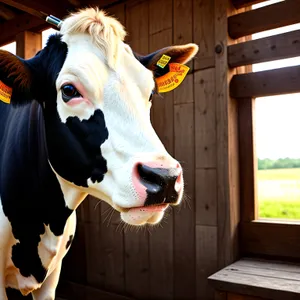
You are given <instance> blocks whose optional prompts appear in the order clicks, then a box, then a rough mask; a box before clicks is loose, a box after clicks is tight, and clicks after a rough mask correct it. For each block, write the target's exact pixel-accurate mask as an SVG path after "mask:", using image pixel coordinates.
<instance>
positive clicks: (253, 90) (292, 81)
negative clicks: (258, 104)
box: [230, 66, 300, 98]
mask: <svg viewBox="0 0 300 300" xmlns="http://www.w3.org/2000/svg"><path fill="white" fill-rule="evenodd" d="M299 91H300V67H299V66H296V67H286V68H281V69H275V70H269V71H261V72H255V73H249V74H240V75H235V76H234V77H233V78H232V80H231V82H230V94H231V96H232V97H234V98H258V97H266V96H274V95H281V94H291V93H298V92H299Z"/></svg>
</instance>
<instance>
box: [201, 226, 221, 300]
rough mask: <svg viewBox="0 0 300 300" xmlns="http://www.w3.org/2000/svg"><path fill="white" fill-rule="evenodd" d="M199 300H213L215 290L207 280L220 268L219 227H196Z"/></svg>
mask: <svg viewBox="0 0 300 300" xmlns="http://www.w3.org/2000/svg"><path fill="white" fill-rule="evenodd" d="M196 260H197V270H196V280H197V299H199V300H202V299H205V300H213V299H214V289H213V288H212V286H210V285H209V284H208V280H207V278H208V277H209V276H210V275H212V274H213V273H214V272H216V270H217V268H218V266H217V265H218V247H217V227H215V226H200V225H197V226H196Z"/></svg>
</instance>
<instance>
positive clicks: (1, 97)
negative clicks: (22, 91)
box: [0, 80, 12, 104]
mask: <svg viewBox="0 0 300 300" xmlns="http://www.w3.org/2000/svg"><path fill="white" fill-rule="evenodd" d="M11 95H12V88H11V87H9V86H7V85H6V84H4V83H3V82H2V81H1V80H0V101H2V102H4V103H7V104H10V99H11Z"/></svg>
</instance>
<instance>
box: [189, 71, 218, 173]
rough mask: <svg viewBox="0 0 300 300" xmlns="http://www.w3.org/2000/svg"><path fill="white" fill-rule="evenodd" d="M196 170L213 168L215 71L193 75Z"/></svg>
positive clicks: (214, 147)
mask: <svg viewBox="0 0 300 300" xmlns="http://www.w3.org/2000/svg"><path fill="white" fill-rule="evenodd" d="M194 88H195V127H196V143H195V145H196V153H197V156H196V168H215V167H216V155H217V144H216V142H217V133H216V97H215V69H207V70H202V71H198V72H196V73H195V74H194Z"/></svg>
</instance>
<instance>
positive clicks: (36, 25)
mask: <svg viewBox="0 0 300 300" xmlns="http://www.w3.org/2000/svg"><path fill="white" fill-rule="evenodd" d="M47 27H49V26H48V25H47V23H45V21H44V20H42V19H39V18H38V17H35V16H31V15H29V14H22V15H20V16H18V18H17V19H12V20H10V21H6V22H4V23H2V24H0V32H1V35H0V46H3V45H5V44H8V43H11V42H13V41H14V40H15V38H16V36H17V35H18V34H20V32H21V30H20V28H22V31H27V30H28V31H32V32H37V30H40V29H46V28H47Z"/></svg>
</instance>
